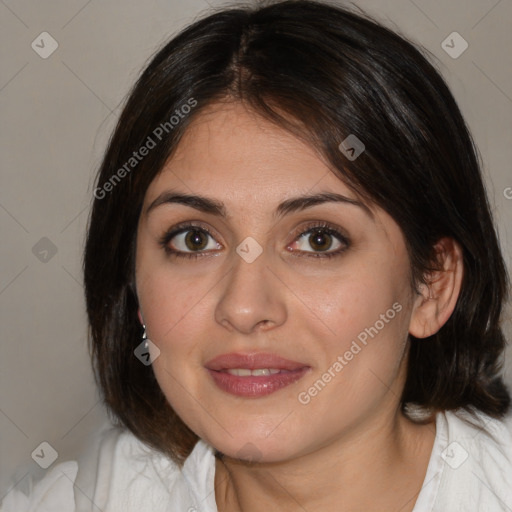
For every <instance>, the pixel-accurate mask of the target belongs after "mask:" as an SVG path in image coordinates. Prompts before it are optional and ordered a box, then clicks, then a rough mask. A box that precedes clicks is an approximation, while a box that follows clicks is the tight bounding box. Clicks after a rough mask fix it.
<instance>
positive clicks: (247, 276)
mask: <svg viewBox="0 0 512 512" xmlns="http://www.w3.org/2000/svg"><path fill="white" fill-rule="evenodd" d="M268 263H269V262H268V258H267V257H266V255H265V252H263V254H261V255H260V256H259V257H258V258H257V259H256V260H255V261H253V262H252V263H248V262H247V261H245V260H244V259H243V258H241V257H240V256H238V254H235V255H234V266H233V267H232V269H231V271H230V272H228V275H227V277H226V279H225V280H223V281H222V282H223V283H224V288H223V290H222V292H221V295H220V298H219V300H218V302H217V305H216V308H215V320H216V321H217V323H219V324H220V325H222V326H224V327H226V328H227V329H228V330H230V331H232V330H236V331H239V332H240V333H243V334H251V333H252V332H255V331H258V330H269V329H272V328H275V327H278V326H280V325H282V324H283V323H284V322H285V321H286V317H287V309H286V304H285V294H284V286H283V284H282V283H281V281H280V280H279V279H277V278H276V276H275V275H274V272H272V271H271V270H270V269H269V268H268Z"/></svg>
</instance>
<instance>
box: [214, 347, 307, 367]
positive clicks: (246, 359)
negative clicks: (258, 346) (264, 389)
mask: <svg viewBox="0 0 512 512" xmlns="http://www.w3.org/2000/svg"><path fill="white" fill-rule="evenodd" d="M205 366H206V368H208V369H209V370H216V371H220V370H229V369H233V368H246V369H248V370H256V369H259V368H269V369H270V368H275V369H277V370H288V371H293V370H298V369H300V368H305V367H308V365H307V364H304V363H300V362H298V361H291V360H290V359H284V358H283V357H279V356H278V355H276V354H266V353H263V352H260V353H250V354H237V353H232V354H222V355H220V356H217V357H215V358H213V359H211V360H210V361H208V362H207V363H206V364H205Z"/></svg>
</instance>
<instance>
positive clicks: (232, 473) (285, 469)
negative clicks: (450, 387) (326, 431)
mask: <svg viewBox="0 0 512 512" xmlns="http://www.w3.org/2000/svg"><path fill="white" fill-rule="evenodd" d="M434 438H435V424H434V423H433V422H430V423H428V424H425V425H419V424H416V423H413V422H412V421H410V420H409V419H407V418H406V417H405V416H403V415H402V413H400V412H399V411H395V412H394V414H393V415H390V416H389V417H387V418H378V419H375V420H373V421H371V422H370V423H367V424H366V425H365V426H364V427H362V426H358V427H357V428H354V429H353V430H352V431H351V432H347V433H346V434H344V435H343V437H342V438H341V437H340V438H338V439H333V440H331V441H330V442H327V443H325V445H324V446H321V447H319V448H317V449H315V450H314V451H312V452H310V453H307V454H304V455H301V456H300V457H296V458H294V459H289V460H286V461H282V462H272V463H257V464H250V463H246V462H243V461H239V460H236V459H231V458H229V457H227V456H222V457H221V458H220V459H217V460H216V471H215V487H216V500H217V507H218V510H219V512H241V511H243V512H253V511H254V512H255V511H261V510H266V511H269V512H272V511H278V510H287V511H290V512H295V511H301V512H303V511H304V510H337V511H340V512H343V511H349V510H365V511H368V512H370V511H374V510H390V511H391V510H397V511H398V510H400V512H408V511H411V510H412V509H413V508H414V503H415V502H416V498H417V495H418V494H419V491H420V489H421V486H422V483H423V480H424V478H425V473H426V469H427V466H428V462H429V459H430V454H431V451H432V446H433V442H434Z"/></svg>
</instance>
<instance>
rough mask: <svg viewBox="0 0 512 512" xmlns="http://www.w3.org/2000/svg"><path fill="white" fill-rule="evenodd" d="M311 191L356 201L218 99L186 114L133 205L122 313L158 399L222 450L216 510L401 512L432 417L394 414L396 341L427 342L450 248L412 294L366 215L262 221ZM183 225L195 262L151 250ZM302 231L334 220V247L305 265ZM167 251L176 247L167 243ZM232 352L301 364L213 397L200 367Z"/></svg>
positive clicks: (300, 148)
mask: <svg viewBox="0 0 512 512" xmlns="http://www.w3.org/2000/svg"><path fill="white" fill-rule="evenodd" d="M169 190H173V191H180V192H182V193H185V194H199V195H202V196H208V197H210V198H214V199H215V200H217V201H221V202H222V203H224V205H225V209H226V212H227V217H226V218H221V217H218V216H215V215H213V214H211V213H204V212H201V211H199V210H196V209H194V208H192V207H191V206H186V205H182V204H169V203H168V204H162V205H160V206H158V207H155V208H153V209H152V210H151V211H150V212H149V213H148V212H147V208H148V206H149V205H150V204H151V203H152V202H153V201H154V200H155V199H156V198H157V197H158V196H159V195H160V194H162V193H163V192H166V191H169ZM318 192H335V193H338V194H342V195H344V196H346V197H348V198H351V199H354V200H357V199H358V198H357V197H356V195H355V194H354V193H353V192H352V191H351V190H350V189H349V188H348V187H347V186H346V185H345V184H344V183H343V182H342V181H341V180H340V179H339V178H338V177H337V176H335V175H334V174H333V173H332V172H331V170H330V169H329V167H328V166H327V165H326V163H325V162H324V161H323V160H322V159H321V158H320V157H319V155H318V154H317V153H316V152H315V151H314V149H312V148H311V147H310V146H308V145H307V144H306V143H304V142H303V141H301V140H299V139H297V138H296V137H294V136H293V135H291V134H290V133H288V132H286V131H284V130H283V129H281V128H279V127H277V126H275V125H273V124H271V123H269V122H268V121H266V120H264V119H262V118H260V117H259V116H258V115H256V114H254V113H252V112H251V111H249V110H247V109H246V108H245V107H244V106H243V105H241V104H238V103H227V104H223V105H214V106H210V107H208V108H207V109H206V110H204V111H203V112H202V113H201V114H200V115H199V116H198V117H197V118H196V119H195V121H194V122H193V123H192V124H191V126H190V127H189V128H188V129H187V132H186V133H185V136H184V137H183V138H182V140H181V142H180V144H179V146H178V148H177V151H176V152H175V153H174V154H173V156H172V158H171V159H170V160H169V162H168V163H167V164H166V166H165V167H164V169H163V170H162V172H161V173H160V174H159V175H158V176H157V177H156V178H155V179H154V181H153V182H152V183H151V185H150V187H149V188H148V190H147V193H146V196H145V201H144V206H143V212H142V215H141V218H140V223H139V228H138V234H137V256H136V282H137V292H138V297H139V301H140V313H139V315H140V318H141V321H143V322H144V323H145V324H146V328H147V333H148V337H149V338H150V339H151V340H152V342H153V343H155V344H156V345H157V346H158V348H159V349H160V351H161V353H160V356H159V357H158V358H157V359H156V360H155V361H154V363H153V368H154V372H155V375H156V378H157V380H158V382H159V384H160V386H161V388H162V390H163V392H164V394H165V396H166V397H167V399H168V401H169V403H170V404H171V406H172V407H173V408H174V409H175V411H176V412H177V413H178V414H179V416H180V417H181V418H182V420H183V421H184V422H185V423H186V424H187V425H188V426H189V427H190V428H191V429H192V430H193V431H194V432H195V433H196V434H197V435H198V436H199V437H201V438H202V439H204V440H205V441H206V442H208V443H209V444H211V445H212V446H214V447H215V448H216V449H217V450H219V451H220V452H222V453H223V454H224V457H223V458H222V460H220V459H217V460H216V473H215V484H216V491H215V493H216V494H215V496H216V501H217V506H218V509H219V511H235V510H243V511H244V512H247V511H249V512H250V511H253V510H269V511H273V510H276V511H277V510H287V511H295V510H301V511H303V510H308V511H313V510H337V511H359V510H361V511H363V510H364V511H373V510H375V511H377V510H379V511H382V510H388V511H394V510H396V511H398V510H400V512H407V511H410V510H412V509H413V507H414V502H415V500H416V497H417V494H418V492H419V491H420V489H421V486H422V483H423V480H424V478H425V472H426V469H427V465H428V461H429V457H430V453H431V450H432V446H433V442H434V437H435V424H434V423H432V422H431V423H428V424H426V425H419V424H415V423H413V422H412V421H410V420H409V419H407V418H406V417H405V416H403V415H402V414H401V412H400V411H399V398H400V394H401V391H402V389H403V387H404V382H405V371H406V364H407V353H408V346H409V341H408V335H409V333H411V334H414V335H415V336H418V337H424V336H428V335H430V334H432V333H434V332H436V331H437V330H438V329H439V328H440V327H441V326H442V325H443V324H444V322H445V321H446V320H447V319H448V317H449V316H450V314H451V312H452V310H453V307H454V305H455V301H456V298H457V296H458V292H459V289H460V280H461V278H462V270H461V268H462V265H461V256H460V249H459V247H458V246H457V244H455V243H454V242H452V241H450V240H443V241H441V242H440V244H439V252H440V255H442V256H443V258H444V261H445V262H446V265H445V270H444V271H442V272H439V273H438V274H437V275H435V276H431V277H432V279H431V283H432V284H431V285H429V286H421V287H420V292H421V293H419V294H418V293H416V292H415V291H414V289H413V287H412V285H411V271H410V262H409V258H408V255H407V251H406V246H405V241H404V238H403V235H402V232H401V230H400V228H399V227H398V225H397V224H396V223H395V222H394V220H393V219H392V218H391V217H390V216H389V215H388V214H387V213H385V212H384V211H383V210H382V209H379V208H377V207H372V208H371V209H370V210H368V209H367V208H365V207H364V206H363V207H360V206H357V205H354V204H348V203H334V202H328V203H323V204H318V205H315V206H313V207H310V208H307V209H303V210H301V211H294V212H291V213H288V214H286V215H284V216H282V217H281V218H279V219H276V218H274V217H273V216H272V213H273V211H274V210H275V208H276V207H277V205H278V204H279V203H280V202H282V201H283V200H286V199H289V198H291V197H296V196H300V195H305V194H313V193H318ZM183 221H199V222H201V223H202V224H203V225H206V226H207V227H209V228H210V229H211V231H212V234H213V238H210V237H208V236H206V241H207V243H208V246H207V247H206V246H205V247H206V249H203V255H202V256H201V255H200V256H199V257H198V258H196V259H187V258H177V257H172V256H170V255H169V254H167V253H166V252H165V250H164V249H163V247H162V246H161V245H160V244H159V239H160V238H161V237H162V235H163V234H164V233H165V232H166V231H167V230H169V229H170V228H172V227H173V226H175V225H176V224H178V223H179V222H183ZM311 221H324V222H328V223H329V224H330V225H331V226H332V227H337V228H339V230H340V231H341V232H342V233H343V234H345V236H346V237H348V239H349V244H348V245H347V244H344V243H343V242H340V241H338V240H337V239H336V238H335V237H332V238H330V237H328V236H327V240H328V241H329V240H330V241H331V242H332V246H331V248H329V249H328V251H327V252H334V251H336V249H338V248H340V247H341V248H344V251H343V252H342V253H340V254H338V255H337V256H334V257H332V258H329V259H328V258H318V257H314V254H315V253H316V254H318V253H319V252H320V251H318V250H317V247H318V246H315V245H314V242H313V245H312V243H311V237H308V235H305V236H303V237H302V238H301V237H300V236H299V235H300V234H301V233H304V232H305V231H307V229H304V228H305V227H306V228H307V224H308V223H310V222H311ZM249 236H250V237H252V238H253V239H255V240H256V241H257V242H258V244H259V245H260V246H261V248H262V250H263V252H262V254H261V255H260V256H259V257H258V258H257V259H256V260H255V261H253V262H252V263H247V262H246V261H245V260H244V259H242V258H241V257H240V256H239V255H238V254H237V252H236V248H237V246H238V245H239V244H240V243H241V242H242V241H243V240H244V239H245V238H246V237H249ZM178 239H181V242H180V241H179V240H178ZM168 246H172V247H173V248H174V249H179V250H182V251H188V252H192V251H193V246H187V245H186V244H185V242H184V241H183V236H181V237H175V238H174V239H173V240H172V241H171V242H169V244H168ZM191 247H192V248H191ZM312 255H313V256H312ZM395 303H398V304H400V305H401V307H402V309H401V311H400V312H399V313H397V314H396V316H395V317H394V318H393V319H391V320H389V321H388V322H387V323H385V325H384V327H383V328H382V329H380V330H379V332H378V334H377V335H376V336H374V337H373V338H369V340H368V343H367V345H366V346H364V347H363V348H362V350H361V351H360V352H359V353H357V355H355V356H354V357H353V359H352V360H350V361H349V362H348V363H347V364H346V365H345V366H344V367H343V369H342V371H340V372H338V373H337V374H336V377H335V378H333V379H332V380H331V382H329V383H328V384H327V385H326V386H325V387H324V388H323V389H322V390H321V392H319V393H318V394H317V395H316V396H314V397H312V398H311V400H310V402H309V403H308V404H306V405H304V404H302V403H300V401H299V400H298V395H299V393H301V392H304V391H307V390H308V388H309V387H310V386H312V385H313V384H314V383H315V381H317V380H318V379H319V378H321V376H322V374H323V373H324V372H326V371H327V370H328V368H330V367H332V365H333V363H334V362H335V361H336V360H337V358H338V356H340V355H341V356H343V354H344V353H345V352H346V351H347V350H349V348H350V346H351V343H352V341H353V340H355V339H357V336H358V334H360V333H361V332H362V331H364V330H365V328H369V327H371V326H374V325H375V323H376V321H377V320H379V319H380V318H381V316H380V315H382V314H385V313H386V311H387V310H389V309H390V308H392V305H393V304H395ZM249 351H255V352H272V353H276V354H278V355H280V356H282V357H285V358H288V359H291V360H294V361H300V362H301V363H304V364H306V365H308V366H310V371H309V373H308V374H307V375H306V376H305V377H303V378H302V379H301V380H299V381H298V382H295V383H294V384H292V385H290V386H288V387H285V388H283V389H281V390H279V391H277V392H275V393H273V394H271V395H267V396H264V397H259V398H241V397H235V396H232V395H230V394H227V393H225V392H224V391H222V390H220V389H219V388H218V387H217V386H216V385H215V384H214V382H213V380H212V378H211V377H210V375H209V373H208V372H207V370H206V369H205V367H204V365H205V363H206V362H207V361H208V360H210V359H212V358H213V357H215V356H217V355H219V354H224V353H231V352H249ZM248 443H251V444H250V445H248ZM243 453H245V454H247V453H249V456H248V457H247V456H246V457H245V458H249V459H251V457H252V459H256V460H257V463H256V464H254V463H251V462H247V461H246V460H243V459H242V458H241V457H242V455H241V454H243Z"/></svg>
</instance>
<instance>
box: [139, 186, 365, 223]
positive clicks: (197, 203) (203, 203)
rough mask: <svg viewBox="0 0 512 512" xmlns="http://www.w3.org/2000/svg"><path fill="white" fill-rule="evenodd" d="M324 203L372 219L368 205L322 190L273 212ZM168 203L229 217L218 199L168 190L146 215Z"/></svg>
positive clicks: (276, 214) (284, 212) (277, 215)
mask: <svg viewBox="0 0 512 512" xmlns="http://www.w3.org/2000/svg"><path fill="white" fill-rule="evenodd" d="M324 203H343V204H348V205H353V206H357V207H359V208H361V209H362V210H363V211H364V212H365V213H366V214H367V215H368V216H369V217H371V218H372V219H373V218H374V217H373V212H372V211H371V210H370V208H368V206H367V205H365V204H364V203H361V202H360V201H357V200H356V199H351V198H349V197H346V196H344V195H341V194H337V193H335V192H320V193H318V194H311V195H304V196H298V197H292V198H290V199H286V200H285V201H283V202H282V203H280V204H279V205H278V206H277V208H276V209H275V211H274V213H273V217H274V218H275V219H279V218H281V217H283V216H285V215H287V214H289V213H292V212H297V211H301V210H305V209H307V208H311V207H313V206H316V205H319V204H324ZM166 204H182V205H185V206H190V207H191V208H195V209H196V210H199V211H201V212H204V213H210V214H212V215H216V216H218V217H222V218H224V219H226V218H228V213H227V210H226V205H225V204H224V203H222V202H221V201H217V200H216V199H213V198H210V197H205V196H201V195H191V194H183V193H180V192H172V191H167V192H163V193H162V194H160V195H159V196H158V197H157V198H156V199H155V200H154V201H153V202H152V203H151V204H150V205H149V206H148V207H147V208H146V212H145V213H146V215H147V214H149V213H150V212H151V211H153V210H154V209H155V208H158V207H159V206H162V205H166Z"/></svg>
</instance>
